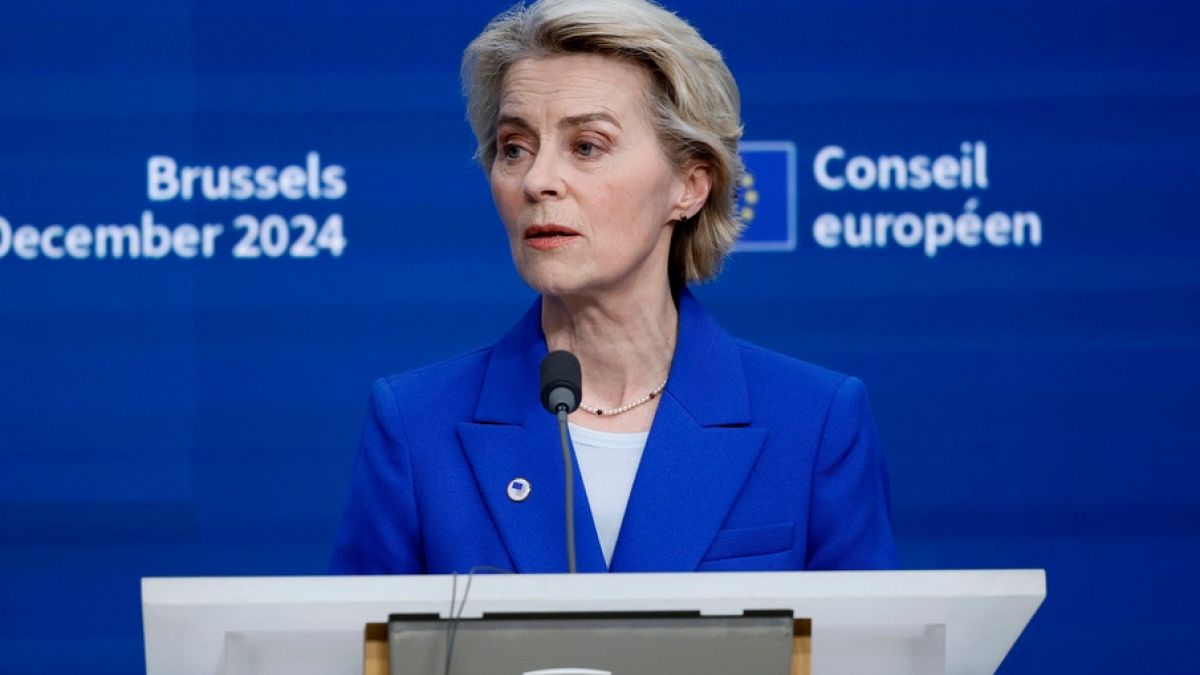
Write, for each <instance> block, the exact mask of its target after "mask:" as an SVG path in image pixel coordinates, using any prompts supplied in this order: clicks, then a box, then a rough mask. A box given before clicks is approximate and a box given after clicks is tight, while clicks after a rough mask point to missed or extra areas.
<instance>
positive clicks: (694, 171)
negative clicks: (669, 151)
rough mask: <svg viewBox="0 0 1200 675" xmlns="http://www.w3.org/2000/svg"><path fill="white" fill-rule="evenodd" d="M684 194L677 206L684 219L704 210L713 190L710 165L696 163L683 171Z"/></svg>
mask: <svg viewBox="0 0 1200 675" xmlns="http://www.w3.org/2000/svg"><path fill="white" fill-rule="evenodd" d="M682 179H683V194H681V195H680V197H679V201H678V202H677V203H676V204H675V206H676V208H678V209H679V214H680V216H681V217H682V218H691V217H692V216H694V215H696V214H697V213H699V212H700V209H702V208H704V203H705V202H707V201H708V193H709V192H710V191H711V190H712V176H711V175H709V172H708V164H706V163H704V162H696V163H694V164H691V165H690V166H688V167H687V168H686V169H684V170H683V175H682Z"/></svg>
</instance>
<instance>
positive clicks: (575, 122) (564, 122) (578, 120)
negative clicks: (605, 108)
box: [558, 112, 621, 129]
mask: <svg viewBox="0 0 1200 675" xmlns="http://www.w3.org/2000/svg"><path fill="white" fill-rule="evenodd" d="M588 122H608V123H609V124H611V125H613V126H614V127H616V128H618V129H621V123H620V122H618V121H617V118H616V117H613V116H612V115H610V114H609V113H606V112H593V113H584V114H582V115H572V116H570V117H564V118H562V119H561V120H559V122H558V128H559V129H569V128H572V127H578V126H583V125H584V124H587V123H588Z"/></svg>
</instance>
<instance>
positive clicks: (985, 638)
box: [142, 570, 1046, 675]
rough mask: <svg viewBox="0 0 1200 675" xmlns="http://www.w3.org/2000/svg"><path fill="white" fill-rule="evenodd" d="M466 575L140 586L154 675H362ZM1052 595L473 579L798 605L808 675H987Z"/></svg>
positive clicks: (1027, 578)
mask: <svg viewBox="0 0 1200 675" xmlns="http://www.w3.org/2000/svg"><path fill="white" fill-rule="evenodd" d="M465 585H466V577H465V576H464V575H459V576H458V578H457V579H455V578H453V577H451V576H374V577H371V576H363V577H257V578H256V577H224V578H147V579H143V580H142V621H143V629H144V633H145V642H146V670H147V673H148V674H149V675H201V674H203V675H217V674H223V675H225V674H228V675H237V674H240V673H257V674H259V675H269V674H270V673H292V674H303V673H322V674H329V673H344V674H345V675H352V674H354V675H357V674H358V673H362V672H363V658H364V630H365V628H366V626H367V625H368V624H378V623H383V622H386V621H387V618H388V616H390V615H392V614H396V613H405V614H437V615H439V616H441V617H443V618H448V617H449V616H450V612H451V601H452V591H453V590H457V600H458V601H462V599H463V591H464V588H465ZM1045 595H1046V577H1045V572H1044V571H1042V570H995V571H984V570H979V571H936V572H935V571H928V572H927V571H904V572H730V573H687V574H678V573H651V574H578V575H566V574H522V575H509V574H505V575H492V574H488V575H475V576H474V578H473V579H471V586H470V595H469V597H468V598H467V600H466V603H465V604H464V605H463V606H462V611H461V617H462V618H464V619H472V618H480V617H482V616H484V615H485V614H489V615H490V614H515V613H537V614H549V613H571V612H591V613H596V612H607V613H618V612H699V613H700V615H703V616H712V615H718V616H736V615H741V614H742V613H743V612H745V611H747V610H750V611H767V610H790V611H791V612H792V613H793V615H794V616H795V617H796V618H798V619H801V618H802V619H811V668H812V673H813V674H814V675H832V674H840V673H856V674H857V673H875V674H881V675H882V674H889V673H952V674H955V675H957V674H959V673H992V672H994V671H995V670H996V668H998V667H999V665H1000V662H1001V661H1002V660H1003V659H1004V656H1005V654H1007V653H1008V651H1009V649H1011V647H1012V645H1013V644H1014V643H1015V642H1016V640H1017V638H1018V637H1019V636H1020V634H1021V631H1022V630H1024V628H1025V626H1026V624H1028V622H1029V620H1030V618H1032V616H1033V614H1034V612H1036V611H1037V608H1038V607H1039V606H1040V605H1041V603H1042V601H1043V599H1044V598H1045Z"/></svg>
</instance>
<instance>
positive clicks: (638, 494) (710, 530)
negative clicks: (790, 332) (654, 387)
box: [611, 289, 766, 572]
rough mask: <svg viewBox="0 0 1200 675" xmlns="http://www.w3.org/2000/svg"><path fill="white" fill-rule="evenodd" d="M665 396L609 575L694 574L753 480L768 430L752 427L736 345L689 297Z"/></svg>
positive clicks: (685, 300)
mask: <svg viewBox="0 0 1200 675" xmlns="http://www.w3.org/2000/svg"><path fill="white" fill-rule="evenodd" d="M678 335H679V338H678V341H677V343H676V348H675V358H674V360H673V361H672V365H671V375H670V378H669V380H668V385H667V390H666V392H665V393H664V395H663V397H662V399H661V400H660V401H659V405H658V411H657V412H656V413H655V417H654V424H653V427H652V428H651V430H650V437H649V439H648V440H647V443H646V449H645V451H644V452H643V454H642V461H641V464H640V465H639V466H638V472H637V477H636V478H635V480H634V484H633V491H632V493H631V494H630V496H629V504H628V506H627V507H626V509H625V519H624V521H623V522H622V524H621V532H620V535H619V536H618V537H617V546H616V550H615V551H614V553H613V562H612V566H611V569H612V571H614V572H616V571H622V570H628V571H634V570H636V571H692V570H695V569H696V567H697V566H698V565H699V563H700V561H701V559H702V558H703V557H704V553H705V551H707V550H708V547H709V545H710V544H711V543H712V540H713V538H714V537H715V536H716V533H717V531H718V530H719V529H720V527H721V525H722V523H723V522H724V520H725V516H726V514H727V513H728V512H729V509H730V508H731V507H732V506H733V503H734V501H735V499H736V498H737V495H738V494H739V492H740V491H741V488H742V484H743V483H744V482H745V481H746V478H747V476H749V474H750V471H751V469H752V468H753V466H754V463H755V461H756V460H757V459H758V455H759V452H760V451H761V450H762V446H763V442H764V441H765V440H766V431H765V430H763V429H760V428H754V427H751V426H749V423H750V403H749V392H748V390H747V385H746V377H745V373H744V371H743V369H742V363H741V355H740V353H739V351H738V346H737V343H736V342H735V341H734V339H733V338H732V337H731V336H730V335H729V334H728V333H726V332H725V331H724V330H723V329H721V327H720V326H718V325H717V323H716V321H715V320H713V318H712V317H711V316H709V315H708V314H707V313H706V312H705V311H704V310H703V309H702V308H701V307H700V305H699V302H698V301H697V300H696V299H695V297H693V296H692V294H691V293H690V292H689V291H687V290H686V289H685V290H684V291H683V293H682V294H681V297H680V305H679V333H678Z"/></svg>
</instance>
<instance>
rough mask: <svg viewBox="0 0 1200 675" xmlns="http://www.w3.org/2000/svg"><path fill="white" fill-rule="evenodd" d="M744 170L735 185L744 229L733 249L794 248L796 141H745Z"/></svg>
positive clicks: (770, 249) (783, 249) (768, 249)
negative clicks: (739, 181) (736, 185)
mask: <svg viewBox="0 0 1200 675" xmlns="http://www.w3.org/2000/svg"><path fill="white" fill-rule="evenodd" d="M740 146H741V154H742V162H743V163H744V164H745V166H746V173H745V175H744V176H742V180H741V183H740V184H739V185H738V193H737V212H738V215H739V216H740V217H741V219H742V222H743V223H745V224H746V229H745V230H744V231H743V232H742V236H741V238H740V239H739V240H738V243H737V246H736V247H735V248H734V250H736V251H794V250H795V249H796V144H795V143H792V142H791V141H745V142H743V143H741V144H740Z"/></svg>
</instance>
